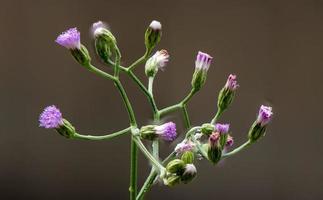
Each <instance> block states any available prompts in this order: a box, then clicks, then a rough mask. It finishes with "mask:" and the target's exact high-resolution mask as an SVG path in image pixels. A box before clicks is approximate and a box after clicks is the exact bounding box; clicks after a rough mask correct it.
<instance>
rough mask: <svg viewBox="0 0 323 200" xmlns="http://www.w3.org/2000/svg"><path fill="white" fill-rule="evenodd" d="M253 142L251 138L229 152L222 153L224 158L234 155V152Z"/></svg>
mask: <svg viewBox="0 0 323 200" xmlns="http://www.w3.org/2000/svg"><path fill="white" fill-rule="evenodd" d="M251 144H252V142H250V140H248V141H247V142H245V143H244V144H242V145H241V146H239V147H237V148H236V149H234V150H232V151H230V152H229V153H225V154H223V155H222V158H227V157H230V156H233V155H234V154H236V153H238V152H240V151H242V150H243V149H245V148H247V147H248V146H250V145H251Z"/></svg>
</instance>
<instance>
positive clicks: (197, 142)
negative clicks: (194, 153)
mask: <svg viewBox="0 0 323 200" xmlns="http://www.w3.org/2000/svg"><path fill="white" fill-rule="evenodd" d="M191 139H192V141H193V142H194V143H195V144H196V146H197V149H198V150H199V152H200V153H201V154H202V156H203V157H204V158H205V159H208V156H207V153H206V152H205V150H204V149H203V147H202V145H201V144H200V142H199V141H197V140H196V139H195V138H194V137H191Z"/></svg>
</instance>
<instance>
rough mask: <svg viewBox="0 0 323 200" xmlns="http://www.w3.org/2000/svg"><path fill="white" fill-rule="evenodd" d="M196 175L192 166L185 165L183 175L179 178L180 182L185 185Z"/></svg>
mask: <svg viewBox="0 0 323 200" xmlns="http://www.w3.org/2000/svg"><path fill="white" fill-rule="evenodd" d="M196 174H197V170H196V167H195V166H194V165H193V164H187V165H185V170H184V173H183V174H182V176H181V181H182V182H183V183H185V184H187V183H189V182H191V181H192V180H193V179H194V178H195V177H196Z"/></svg>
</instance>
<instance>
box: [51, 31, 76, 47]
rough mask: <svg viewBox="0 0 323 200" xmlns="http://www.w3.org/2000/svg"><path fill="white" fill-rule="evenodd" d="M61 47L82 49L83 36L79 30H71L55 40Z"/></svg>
mask: <svg viewBox="0 0 323 200" xmlns="http://www.w3.org/2000/svg"><path fill="white" fill-rule="evenodd" d="M55 42H57V43H58V44H59V45H61V46H63V47H65V48H67V49H80V48H81V34H80V32H79V31H78V30H77V28H70V29H68V30H67V31H65V32H63V33H62V34H60V35H59V36H58V37H57V39H56V40H55Z"/></svg>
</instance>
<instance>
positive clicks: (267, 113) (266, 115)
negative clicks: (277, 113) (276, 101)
mask: <svg viewBox="0 0 323 200" xmlns="http://www.w3.org/2000/svg"><path fill="white" fill-rule="evenodd" d="M272 115H273V112H272V107H269V106H264V105H262V106H260V109H259V113H258V117H257V123H260V124H261V126H265V125H267V124H268V123H269V122H270V120H271V118H272Z"/></svg>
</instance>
